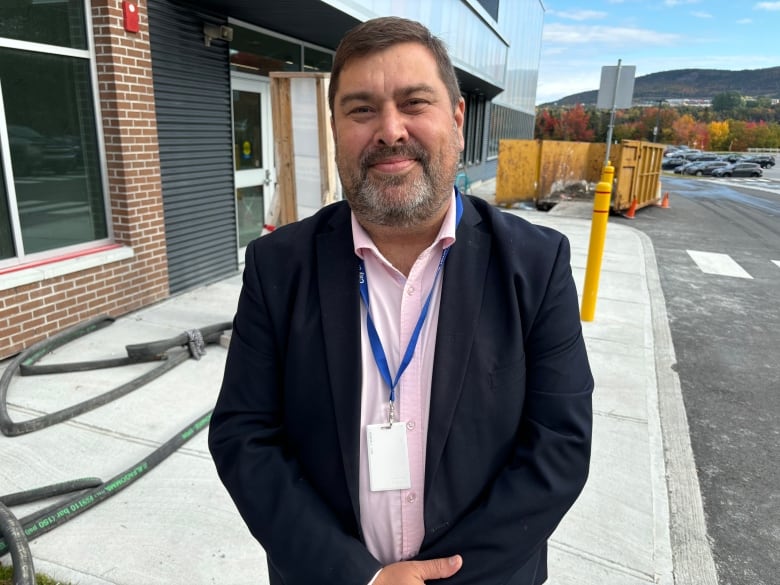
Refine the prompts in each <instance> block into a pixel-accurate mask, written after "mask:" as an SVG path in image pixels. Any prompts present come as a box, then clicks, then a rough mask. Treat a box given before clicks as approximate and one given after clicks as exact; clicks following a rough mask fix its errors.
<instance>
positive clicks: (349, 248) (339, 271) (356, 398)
mask: <svg viewBox="0 0 780 585" xmlns="http://www.w3.org/2000/svg"><path fill="white" fill-rule="evenodd" d="M344 208H345V210H346V213H340V214H338V215H336V216H335V217H334V219H333V220H332V221H331V225H332V226H333V227H334V229H333V231H330V232H326V233H322V234H320V235H319V236H318V237H317V240H316V246H317V248H316V250H317V272H318V275H317V279H318V282H319V291H320V309H321V311H322V327H323V331H324V335H325V355H326V359H327V362H328V372H329V375H330V380H329V381H330V388H331V393H332V395H333V404H334V413H333V414H334V416H335V417H336V427H337V430H338V435H339V440H340V443H341V459H342V461H343V462H344V474H345V477H346V478H347V486H348V489H349V497H350V500H351V502H352V509H353V511H354V513H355V519H356V521H357V525H358V526H360V499H359V496H358V481H359V479H358V473H359V464H360V380H361V367H360V305H359V296H358V282H357V279H358V263H357V258H356V257H355V253H354V247H353V244H352V228H351V224H350V219H349V218H350V215H349V208H347V207H346V206H344ZM345 217H346V220H345V219H344V218H345ZM329 414H330V413H323V416H328V415H329Z"/></svg>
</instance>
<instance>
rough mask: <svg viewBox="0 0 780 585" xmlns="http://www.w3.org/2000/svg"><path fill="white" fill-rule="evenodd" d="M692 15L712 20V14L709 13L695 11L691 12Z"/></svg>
mask: <svg viewBox="0 0 780 585" xmlns="http://www.w3.org/2000/svg"><path fill="white" fill-rule="evenodd" d="M691 15H692V16H695V17H696V18H712V14H710V13H709V12H699V11H694V12H691Z"/></svg>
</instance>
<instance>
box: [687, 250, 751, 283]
mask: <svg viewBox="0 0 780 585" xmlns="http://www.w3.org/2000/svg"><path fill="white" fill-rule="evenodd" d="M686 252H688V255H689V256H690V257H691V258H693V261H694V262H696V265H697V266H698V267H699V268H700V269H701V271H702V272H706V273H707V274H717V275H719V276H734V277H736V278H751V279H752V278H753V277H752V276H750V274H748V273H747V272H746V271H745V269H744V268H742V267H741V266H740V265H739V264H737V263H736V262H735V261H734V259H733V258H732V257H731V256H729V255H728V254H716V253H715V252H699V251H697V250H686Z"/></svg>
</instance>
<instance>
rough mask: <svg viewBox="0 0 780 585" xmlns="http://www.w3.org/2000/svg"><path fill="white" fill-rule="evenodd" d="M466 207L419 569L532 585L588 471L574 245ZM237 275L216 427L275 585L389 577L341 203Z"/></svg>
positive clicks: (261, 246)
mask: <svg viewBox="0 0 780 585" xmlns="http://www.w3.org/2000/svg"><path fill="white" fill-rule="evenodd" d="M463 203H464V210H463V218H462V220H461V222H460V224H459V226H458V228H457V232H456V236H457V241H456V243H455V244H454V246H453V248H452V250H451V252H450V254H449V257H448V259H447V264H446V266H445V268H444V272H443V280H442V287H443V288H442V296H441V307H440V311H439V323H438V331H437V336H436V350H435V358H434V372H433V382H432V388H431V404H430V420H429V424H428V438H427V455H426V469H425V502H424V516H425V537H424V540H423V543H422V547H421V550H420V553H419V556H418V557H417V558H419V559H430V558H436V557H445V556H449V555H453V554H456V553H457V554H460V555H462V557H463V567H462V569H461V570H460V571H459V572H458V573H457V574H456V575H454V576H453V577H451V578H450V579H447V580H445V581H446V583H448V584H451V585H492V584H495V585H536V584H538V583H542V582H543V581H544V580H545V579H546V577H547V567H546V551H547V548H546V547H547V544H546V543H547V540H548V538H549V536H550V535H551V533H552V532H553V530H554V529H555V527H556V526H557V525H558V523H559V522H560V520H561V518H562V517H563V515H564V514H565V513H566V511H567V510H568V509H569V507H570V506H571V505H572V504H573V503H574V501H575V499H576V498H577V496H578V495H579V493H580V491H581V490H582V488H583V485H584V483H585V480H586V478H587V474H588V463H589V459H590V440H591V424H592V410H591V394H592V390H593V378H592V376H591V372H590V367H589V365H588V359H587V355H586V350H585V344H584V340H583V337H582V330H581V325H580V319H579V310H578V302H577V292H576V289H575V285H574V281H573V279H572V275H571V267H570V250H569V244H568V241H567V240H566V238H565V237H564V236H563V235H561V234H560V233H558V232H556V231H554V230H551V229H549V228H545V227H540V226H536V225H533V224H531V223H529V222H527V221H525V220H523V219H520V218H518V217H516V216H513V215H511V214H507V213H503V212H501V211H499V210H498V209H496V208H493V207H491V206H490V205H488V204H486V203H485V202H484V201H482V200H480V199H476V198H471V197H464V201H463ZM243 278H244V281H243V288H242V291H241V295H240V299H239V303H238V309H237V313H236V316H235V320H234V323H233V333H232V339H231V343H230V348H229V352H228V356H227V362H226V365H225V374H224V380H223V383H222V388H221V390H220V394H219V398H218V400H217V403H216V406H215V409H214V413H213V416H212V419H211V424H210V431H209V448H210V450H211V453H212V456H213V458H214V461H215V464H216V468H217V471H218V473H219V476H220V478H221V480H222V482H223V483H224V485H225V487H226V488H227V490H228V492H229V493H230V495H231V497H232V498H233V501H234V502H235V504H236V506H237V508H238V511H239V512H240V514H241V516H242V517H243V519H244V521H245V522H246V524H247V526H248V527H249V530H250V531H251V533H252V534H253V535H254V536H255V538H257V540H258V541H259V542H260V543H261V544H262V546H263V547H264V550H265V551H266V553H267V556H268V565H269V574H270V577H271V583H272V584H274V585H276V584H284V585H315V584H316V585H320V584H333V585H366V584H367V583H368V582H369V580H370V579H371V578H372V577H373V575H374V574H375V573H376V571H378V570H379V568H380V566H381V565H380V563H379V562H378V561H377V560H376V559H375V558H374V557H373V556H372V555H371V554H370V553H369V552H368V550H367V549H366V548H365V545H364V543H363V538H362V534H361V528H360V509H359V504H358V502H359V500H358V465H359V459H358V457H359V433H360V381H361V367H362V366H361V363H360V327H361V324H360V302H361V301H360V297H359V290H358V263H357V258H356V256H355V254H354V249H353V244H352V232H351V225H350V210H349V207H348V205H347V204H346V203H344V202H340V203H335V204H332V205H329V206H327V207H325V208H323V209H322V210H320V211H319V212H318V213H317V214H316V215H314V216H313V217H311V218H308V219H304V220H302V221H299V222H296V223H294V224H291V225H288V226H284V227H281V228H279V229H277V230H276V231H275V232H273V233H272V234H270V235H267V236H264V237H262V238H259V239H257V240H255V241H254V242H252V243H251V244H250V245H249V247H248V248H247V253H246V265H245V268H244V277H243ZM369 367H372V366H369ZM445 581H442V582H445Z"/></svg>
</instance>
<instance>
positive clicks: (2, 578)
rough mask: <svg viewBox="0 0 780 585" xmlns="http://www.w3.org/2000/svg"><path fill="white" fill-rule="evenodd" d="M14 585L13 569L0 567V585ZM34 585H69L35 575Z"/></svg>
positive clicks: (5, 566)
mask: <svg viewBox="0 0 780 585" xmlns="http://www.w3.org/2000/svg"><path fill="white" fill-rule="evenodd" d="M13 583H14V568H13V567H9V566H7V565H0V585H13ZM35 583H36V585H70V583H64V582H63V581H55V580H54V579H52V578H51V577H47V576H46V575H41V574H40V573H35Z"/></svg>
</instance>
